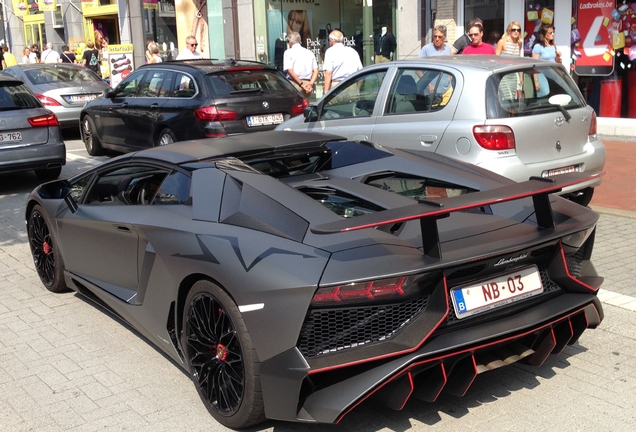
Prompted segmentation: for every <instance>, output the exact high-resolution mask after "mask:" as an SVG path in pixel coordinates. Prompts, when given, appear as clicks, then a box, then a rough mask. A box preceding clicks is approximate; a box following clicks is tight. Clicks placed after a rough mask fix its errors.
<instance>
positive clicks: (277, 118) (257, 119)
mask: <svg viewBox="0 0 636 432" xmlns="http://www.w3.org/2000/svg"><path fill="white" fill-rule="evenodd" d="M282 122H283V115H282V114H265V115H256V116H249V117H247V125H248V126H249V127H253V126H266V125H272V124H280V123H282Z"/></svg>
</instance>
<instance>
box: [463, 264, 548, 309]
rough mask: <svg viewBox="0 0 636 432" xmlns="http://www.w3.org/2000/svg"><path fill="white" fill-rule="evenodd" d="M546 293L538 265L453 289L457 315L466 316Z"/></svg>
mask: <svg viewBox="0 0 636 432" xmlns="http://www.w3.org/2000/svg"><path fill="white" fill-rule="evenodd" d="M542 292H543V284H541V276H540V275H539V270H538V269H537V266H532V267H526V268H523V269H520V270H517V271H515V272H512V273H508V274H505V275H500V276H496V277H494V278H492V279H488V280H483V281H481V282H478V283H475V284H473V285H470V286H467V287H460V288H455V289H453V290H451V298H452V300H453V307H454V308H455V315H456V316H457V318H459V319H461V318H466V317H467V316H471V315H475V314H478V313H482V312H485V311H487V310H490V309H494V308H497V307H500V306H503V305H507V304H510V303H513V302H516V301H519V300H522V299H525V298H528V297H532V296H534V295H537V294H541V293H542Z"/></svg>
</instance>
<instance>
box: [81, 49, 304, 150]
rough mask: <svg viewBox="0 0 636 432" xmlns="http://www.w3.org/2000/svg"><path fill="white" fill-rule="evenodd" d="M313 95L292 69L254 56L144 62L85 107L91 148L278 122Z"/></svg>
mask: <svg viewBox="0 0 636 432" xmlns="http://www.w3.org/2000/svg"><path fill="white" fill-rule="evenodd" d="M305 106H307V102H306V101H305V100H304V99H303V97H302V96H301V95H300V93H298V91H297V90H296V89H295V88H294V87H293V86H292V85H291V83H290V82H289V81H288V80H287V79H286V78H285V76H284V75H283V74H282V73H281V72H279V71H278V70H276V68H273V67H271V66H268V65H266V64H262V63H257V62H248V61H235V60H227V61H218V60H187V61H174V62H164V63H156V64H148V65H144V66H141V67H140V68H139V69H138V70H136V71H134V72H133V73H131V74H130V75H129V76H128V77H126V79H125V80H124V81H122V82H121V83H120V84H119V85H118V86H117V87H116V88H115V89H114V90H112V91H109V92H107V93H106V94H105V96H104V97H100V98H98V99H96V100H94V101H92V102H89V103H88V104H87V105H86V106H85V107H84V110H83V111H82V113H81V115H80V130H81V134H82V140H83V141H84V144H85V145H86V150H87V151H88V153H89V154H91V155H99V154H102V153H103V152H104V150H105V149H111V150H115V151H124V152H128V151H134V150H139V149H143V148H149V147H154V146H160V145H165V144H170V143H172V142H176V141H185V140H190V139H198V138H206V137H213V138H215V137H221V136H225V135H232V134H237V133H245V132H256V131H264V130H271V129H274V128H275V127H276V125H278V124H280V123H282V122H283V121H285V120H287V119H289V118H291V117H293V116H296V115H299V114H302V113H303V109H304V108H305Z"/></svg>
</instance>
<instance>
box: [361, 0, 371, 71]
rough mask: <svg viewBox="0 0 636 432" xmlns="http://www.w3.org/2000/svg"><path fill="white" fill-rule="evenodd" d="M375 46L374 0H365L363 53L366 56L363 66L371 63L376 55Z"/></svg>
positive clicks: (363, 9)
mask: <svg viewBox="0 0 636 432" xmlns="http://www.w3.org/2000/svg"><path fill="white" fill-rule="evenodd" d="M373 51H374V47H373V0H364V5H363V7H362V55H363V57H364V62H363V63H364V64H363V66H368V65H370V64H371V63H373V62H372V61H371V57H372V56H373V55H374V52H373Z"/></svg>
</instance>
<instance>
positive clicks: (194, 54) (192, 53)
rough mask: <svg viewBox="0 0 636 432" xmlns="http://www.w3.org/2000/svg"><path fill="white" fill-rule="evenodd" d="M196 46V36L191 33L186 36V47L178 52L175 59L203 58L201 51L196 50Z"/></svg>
mask: <svg viewBox="0 0 636 432" xmlns="http://www.w3.org/2000/svg"><path fill="white" fill-rule="evenodd" d="M198 46H199V44H198V42H197V38H195V37H194V36H192V35H190V36H188V37H187V38H186V47H185V49H184V50H181V52H179V55H178V56H177V60H197V59H201V58H203V57H201V53H200V52H198V51H197V47H198Z"/></svg>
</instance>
